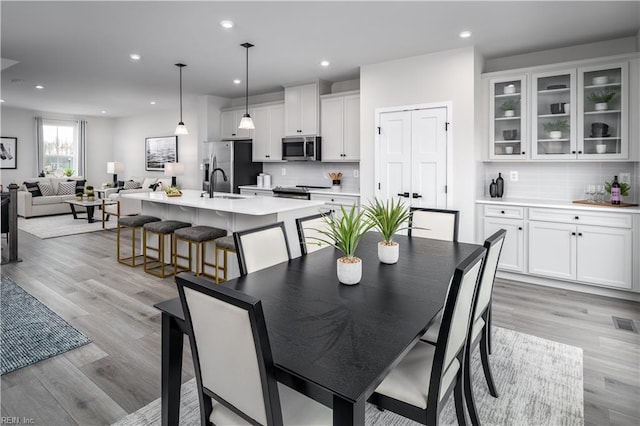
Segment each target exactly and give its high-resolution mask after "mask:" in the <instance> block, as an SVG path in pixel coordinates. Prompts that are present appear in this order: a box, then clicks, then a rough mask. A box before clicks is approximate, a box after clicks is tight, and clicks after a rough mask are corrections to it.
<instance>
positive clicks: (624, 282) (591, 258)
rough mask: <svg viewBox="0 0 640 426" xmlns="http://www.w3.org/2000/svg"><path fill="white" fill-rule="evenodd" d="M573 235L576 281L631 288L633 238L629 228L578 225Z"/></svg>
mask: <svg viewBox="0 0 640 426" xmlns="http://www.w3.org/2000/svg"><path fill="white" fill-rule="evenodd" d="M577 237H578V238H577V241H578V247H577V255H578V257H577V259H576V262H577V265H576V266H577V268H576V269H577V279H578V281H583V282H589V283H597V284H602V285H606V286H610V287H619V288H624V289H630V288H631V282H632V281H631V276H632V269H633V264H632V261H633V260H632V259H633V258H632V255H631V254H632V252H633V249H632V247H633V241H632V233H631V230H630V229H615V228H603V227H597V226H580V227H578V235H577Z"/></svg>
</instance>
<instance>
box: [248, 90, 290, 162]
mask: <svg viewBox="0 0 640 426" xmlns="http://www.w3.org/2000/svg"><path fill="white" fill-rule="evenodd" d="M252 117H253V122H254V124H255V127H256V128H255V130H254V131H253V132H254V135H253V161H255V162H269V161H282V138H283V137H284V104H283V103H279V104H276V105H265V106H259V107H255V108H254V109H253V113H252Z"/></svg>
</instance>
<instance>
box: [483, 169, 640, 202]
mask: <svg viewBox="0 0 640 426" xmlns="http://www.w3.org/2000/svg"><path fill="white" fill-rule="evenodd" d="M638 164H639V163H633V162H611V163H609V162H607V163H605V162H600V163H598V162H594V163H591V162H589V163H586V162H585V163H578V162H575V163H567V162H563V163H484V165H485V167H484V179H483V183H484V187H483V190H482V192H480V193H481V194H483V196H484V197H489V184H490V183H491V179H494V178H497V177H498V173H499V172H501V173H502V178H503V179H504V188H505V189H504V197H505V198H506V197H508V198H530V199H536V200H559V201H571V200H579V199H584V198H585V196H584V187H585V185H588V184H601V183H604V182H605V181H607V182H611V181H612V180H613V176H615V175H617V176H618V179H620V174H621V173H629V175H630V185H631V193H630V196H629V197H625V200H626V201H636V200H638V186H639V185H638V184H639V183H640V177H639V176H638V171H639V167H638ZM512 171H515V172H517V173H518V180H517V181H512V180H511V179H510V177H511V176H510V175H511V172H512Z"/></svg>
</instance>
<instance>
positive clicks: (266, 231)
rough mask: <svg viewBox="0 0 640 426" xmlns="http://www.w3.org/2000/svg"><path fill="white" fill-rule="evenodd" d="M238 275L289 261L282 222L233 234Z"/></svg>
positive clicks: (287, 245) (289, 254) (289, 253)
mask: <svg viewBox="0 0 640 426" xmlns="http://www.w3.org/2000/svg"><path fill="white" fill-rule="evenodd" d="M233 239H234V241H235V243H236V248H237V249H238V250H237V253H238V265H239V266H240V275H247V274H250V273H252V272H255V271H259V270H261V269H264V268H268V267H269V266H273V265H276V264H278V263H282V262H286V261H288V260H289V259H291V252H290V251H289V243H288V242H287V234H286V231H285V228H284V223H283V222H278V223H274V224H271V225H267V226H261V227H259V228H254V229H248V230H246V231H238V232H234V233H233Z"/></svg>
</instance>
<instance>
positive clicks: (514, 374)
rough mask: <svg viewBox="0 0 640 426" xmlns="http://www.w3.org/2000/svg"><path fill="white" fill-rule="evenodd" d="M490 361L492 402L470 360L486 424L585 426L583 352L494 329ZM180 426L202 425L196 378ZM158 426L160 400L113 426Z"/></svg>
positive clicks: (185, 395) (373, 417) (451, 416)
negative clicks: (493, 384)
mask: <svg viewBox="0 0 640 426" xmlns="http://www.w3.org/2000/svg"><path fill="white" fill-rule="evenodd" d="M493 336H494V342H493V343H494V352H493V354H492V355H491V356H490V362H491V366H492V369H493V374H494V379H495V382H496V385H497V387H498V392H499V395H500V397H499V398H493V397H492V396H491V395H490V394H489V392H488V390H487V386H486V383H485V381H484V376H483V373H482V367H481V364H480V356H479V352H478V350H476V351H475V353H474V356H473V359H472V367H471V369H472V376H473V388H474V392H475V397H476V403H477V407H478V411H479V416H480V421H481V422H482V424H483V425H519V426H522V425H543V424H545V425H566V426H569V425H583V424H584V402H583V377H582V349H580V348H576V347H573V346H569V345H564V344H562V343H557V342H552V341H550V340H545V339H541V338H539V337H534V336H530V335H527V334H522V333H518V332H515V331H511V330H507V329H504V328H499V327H496V328H494V335H493ZM181 395H182V398H181V401H180V405H181V406H180V425H181V426H185V425H198V424H200V417H199V416H200V414H199V406H198V393H197V391H196V386H195V379H191V380H190V381H188V382H186V383H185V384H183V385H182V393H181ZM452 399H453V398H450V401H449V402H448V403H447V405H446V406H445V408H444V410H443V412H442V413H441V414H440V423H441V424H443V425H456V424H457V421H456V416H455V410H454V406H453V401H452ZM365 415H366V424H367V425H385V426H387V425H390V426H414V425H417V424H418V423H415V422H413V421H411V420H407V419H405V418H404V417H400V416H398V415H396V414H393V413H391V412H389V411H384V412H381V411H379V410H378V409H377V408H376V407H374V406H372V405H371V404H367V407H366V412H365ZM142 425H160V400H159V399H157V400H155V401H153V402H151V403H150V404H148V405H146V406H144V407H142V408H141V409H139V410H138V411H136V412H134V413H132V414H129V415H128V416H126V417H124V418H123V419H121V420H120V421H119V422H117V423H115V425H114V426H142Z"/></svg>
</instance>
